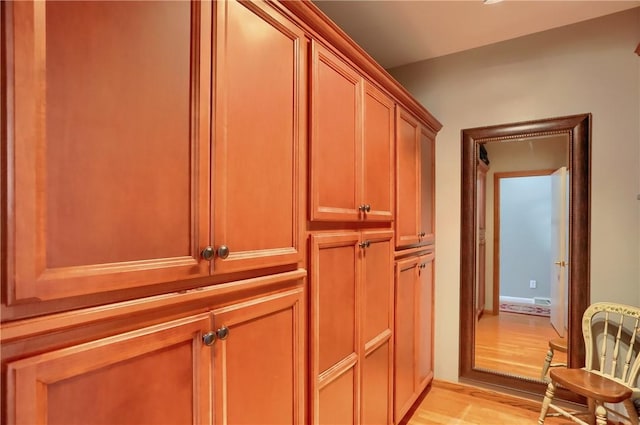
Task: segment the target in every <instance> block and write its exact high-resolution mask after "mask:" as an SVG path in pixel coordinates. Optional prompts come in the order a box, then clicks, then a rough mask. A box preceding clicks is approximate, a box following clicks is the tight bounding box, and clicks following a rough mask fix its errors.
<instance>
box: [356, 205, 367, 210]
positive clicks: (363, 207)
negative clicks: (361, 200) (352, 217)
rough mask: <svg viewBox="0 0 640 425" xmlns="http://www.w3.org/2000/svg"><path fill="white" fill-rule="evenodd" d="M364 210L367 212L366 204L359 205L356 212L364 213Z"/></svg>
mask: <svg viewBox="0 0 640 425" xmlns="http://www.w3.org/2000/svg"><path fill="white" fill-rule="evenodd" d="M366 210H367V205H366V204H361V205H360V206H359V207H358V211H360V212H365V211H366Z"/></svg>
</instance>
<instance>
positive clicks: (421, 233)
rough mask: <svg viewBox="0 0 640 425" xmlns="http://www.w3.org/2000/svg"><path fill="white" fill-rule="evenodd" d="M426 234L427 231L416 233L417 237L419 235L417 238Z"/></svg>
mask: <svg viewBox="0 0 640 425" xmlns="http://www.w3.org/2000/svg"><path fill="white" fill-rule="evenodd" d="M426 235H427V233H426V232H420V233H418V237H419V238H424V237H425V236H426Z"/></svg>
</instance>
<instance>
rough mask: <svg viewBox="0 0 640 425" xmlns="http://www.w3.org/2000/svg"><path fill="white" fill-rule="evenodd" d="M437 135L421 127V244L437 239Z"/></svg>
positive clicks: (430, 242)
mask: <svg viewBox="0 0 640 425" xmlns="http://www.w3.org/2000/svg"><path fill="white" fill-rule="evenodd" d="M435 137H436V135H435V133H434V132H432V131H431V130H429V129H428V128H426V127H424V126H421V128H420V232H419V233H420V234H421V235H424V236H422V237H421V239H420V244H421V245H427V244H432V243H434V241H435V230H436V229H435V215H436V214H435V205H436V199H435V195H436V186H435V181H436V164H435V154H436V151H435V148H436V143H435V141H436V139H435Z"/></svg>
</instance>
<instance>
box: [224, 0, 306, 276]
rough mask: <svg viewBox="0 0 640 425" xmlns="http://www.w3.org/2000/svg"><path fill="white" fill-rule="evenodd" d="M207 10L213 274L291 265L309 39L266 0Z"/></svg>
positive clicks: (296, 253)
mask: <svg viewBox="0 0 640 425" xmlns="http://www.w3.org/2000/svg"><path fill="white" fill-rule="evenodd" d="M215 6H216V8H217V17H218V19H217V21H216V22H217V24H218V25H217V28H216V38H217V43H216V67H215V72H214V75H215V94H216V96H215V110H214V115H215V121H214V122H215V127H214V134H215V140H214V148H213V158H214V165H213V182H212V187H213V201H214V202H213V205H212V208H213V242H212V244H213V245H214V246H213V248H214V249H215V251H216V255H215V259H214V261H213V263H214V264H213V270H214V272H219V273H225V272H229V271H236V270H246V269H248V268H262V267H268V266H274V265H280V264H290V263H295V262H297V261H298V260H300V258H301V255H300V246H299V245H300V240H299V237H300V229H301V226H302V225H303V224H304V221H303V219H302V217H301V216H300V213H301V212H302V211H301V209H302V206H303V205H304V204H303V200H304V199H305V197H304V196H303V192H302V191H304V190H306V187H305V186H304V184H301V181H302V182H304V180H302V179H301V178H300V177H301V176H302V175H303V173H304V170H303V168H302V167H303V166H304V161H303V158H304V153H305V150H304V144H305V141H306V137H307V136H306V131H307V130H306V113H307V112H306V111H307V104H306V92H307V87H306V66H307V59H306V58H307V41H306V40H307V39H306V37H305V35H304V32H303V31H302V30H301V29H300V28H298V27H297V26H296V25H294V24H293V23H292V22H291V21H290V20H288V19H286V18H285V17H284V16H283V15H281V14H280V13H278V12H277V11H276V10H275V9H274V8H273V7H272V6H270V5H268V4H267V3H263V2H239V1H235V0H233V1H220V2H215ZM248 28H250V31H249V30H247V29H248ZM225 248H226V249H227V254H226V255H228V256H227V257H226V258H223V257H224V256H225V254H224V250H225ZM218 253H221V254H222V256H221V255H218Z"/></svg>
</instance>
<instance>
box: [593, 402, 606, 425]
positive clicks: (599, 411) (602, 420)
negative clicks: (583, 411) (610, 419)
mask: <svg viewBox="0 0 640 425" xmlns="http://www.w3.org/2000/svg"><path fill="white" fill-rule="evenodd" d="M596 425H607V409H605V408H604V405H603V404H602V402H601V401H596Z"/></svg>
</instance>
